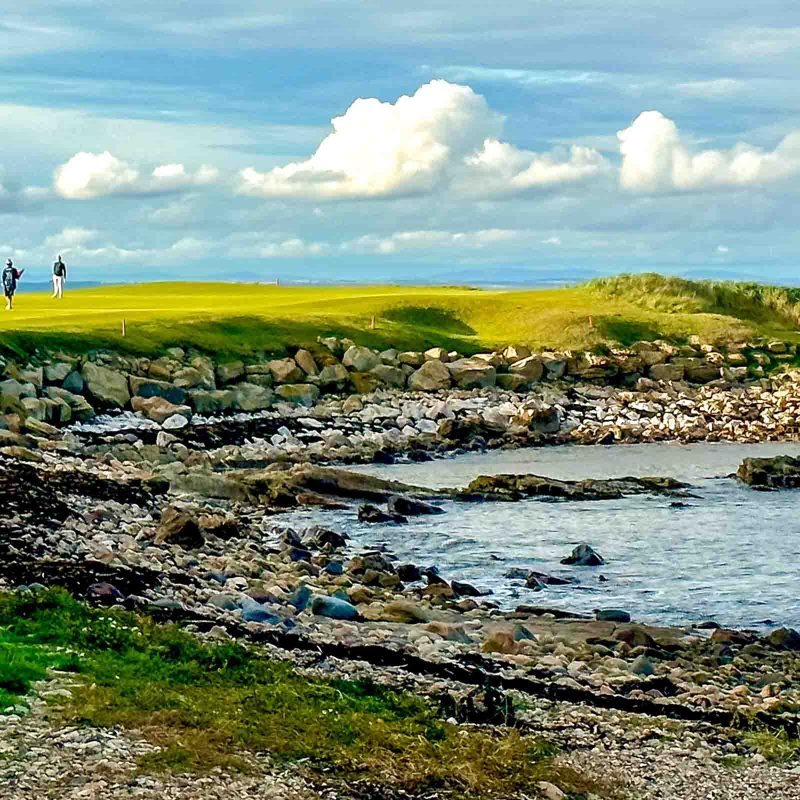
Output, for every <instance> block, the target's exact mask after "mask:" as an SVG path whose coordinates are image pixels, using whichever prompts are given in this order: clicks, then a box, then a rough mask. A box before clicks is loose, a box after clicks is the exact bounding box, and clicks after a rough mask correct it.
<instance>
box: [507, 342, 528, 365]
mask: <svg viewBox="0 0 800 800" xmlns="http://www.w3.org/2000/svg"><path fill="white" fill-rule="evenodd" d="M531 355H532V354H531V351H530V348H528V347H523V346H522V345H509V346H508V347H506V349H505V350H503V358H504V359H505V360H506V362H507V363H509V364H515V363H516V362H517V361H524V360H525V359H526V358H529V357H530V356H531Z"/></svg>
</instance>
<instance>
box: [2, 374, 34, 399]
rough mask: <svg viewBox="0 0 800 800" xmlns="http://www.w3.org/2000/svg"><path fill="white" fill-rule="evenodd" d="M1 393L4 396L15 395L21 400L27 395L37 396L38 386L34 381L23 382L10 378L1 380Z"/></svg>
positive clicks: (14, 396)
mask: <svg viewBox="0 0 800 800" xmlns="http://www.w3.org/2000/svg"><path fill="white" fill-rule="evenodd" d="M0 395H3V396H4V397H13V398H15V399H16V400H21V399H23V398H25V397H32V398H35V397H36V387H35V386H34V385H33V384H32V383H21V382H20V381H18V380H16V379H14V378H9V379H8V380H5V381H0Z"/></svg>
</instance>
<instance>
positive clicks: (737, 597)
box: [293, 443, 800, 627]
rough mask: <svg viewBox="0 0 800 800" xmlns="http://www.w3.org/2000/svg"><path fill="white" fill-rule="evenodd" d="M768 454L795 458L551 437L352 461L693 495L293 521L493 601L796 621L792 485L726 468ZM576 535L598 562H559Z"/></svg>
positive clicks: (666, 616)
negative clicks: (389, 518)
mask: <svg viewBox="0 0 800 800" xmlns="http://www.w3.org/2000/svg"><path fill="white" fill-rule="evenodd" d="M780 454H788V455H794V456H798V455H800V445H798V444H773V443H769V444H763V445H733V444H701V445H690V446H681V445H674V444H652V445H631V446H620V445H617V446H613V447H558V448H543V449H534V450H516V451H509V452H493V453H489V454H486V455H469V456H461V457H457V458H454V459H451V460H445V461H435V462H428V463H424V464H398V465H390V466H370V467H362V468H360V469H362V471H366V472H369V473H371V474H375V475H380V476H381V477H385V478H392V479H396V480H401V481H405V482H408V483H414V484H417V485H424V486H430V487H441V486H463V485H465V484H466V483H468V482H469V481H470V480H472V478H474V477H475V476H477V475H487V474H497V473H504V472H516V473H535V474H539V475H547V476H551V477H556V478H564V479H579V478H603V477H620V476H624V475H634V476H643V475H664V476H672V477H675V478H678V479H681V480H684V481H687V482H690V483H692V484H693V486H694V487H695V488H694V490H693V493H694V494H696V495H697V498H696V499H690V500H687V501H685V502H686V504H687V507H685V508H674V507H672V505H671V503H672V500H671V499H670V498H665V497H628V498H624V499H622V500H611V501H600V502H569V503H564V502H556V503H554V502H541V501H535V500H529V501H522V502H519V503H483V504H475V505H472V504H454V503H447V504H445V508H446V509H447V513H446V514H444V515H441V516H434V517H422V518H416V519H412V520H411V521H410V522H409V524H407V525H401V526H393V525H377V526H376V525H365V524H361V523H359V522H358V520H357V519H356V516H355V512H333V513H331V512H327V513H326V512H308V513H303V514H297V515H294V516H293V519H295V520H296V521H297V522H298V524H300V523H301V522H302V521H305V520H309V519H313V520H315V521H319V522H324V523H325V524H327V525H332V526H335V527H338V528H339V529H341V530H345V531H347V532H348V533H349V534H350V535H351V536H352V537H353V539H354V542H355V544H356V545H360V546H364V547H374V546H376V545H381V544H385V545H386V546H387V547H388V549H389V550H390V551H391V552H392V553H393V554H394V555H396V556H397V557H398V558H400V559H402V560H404V561H413V562H414V563H417V564H423V565H428V564H435V565H437V566H438V567H439V568H440V570H441V572H442V574H443V575H444V576H446V577H449V578H457V579H460V580H466V581H469V582H471V583H473V584H475V585H476V586H478V587H479V588H481V589H486V590H491V591H492V592H493V594H494V599H495V600H496V601H498V602H500V603H502V604H503V605H504V606H513V605H516V604H519V603H523V602H524V603H532V604H536V605H543V606H548V607H557V608H564V609H569V610H573V611H583V612H587V611H591V610H592V609H594V608H598V607H619V608H624V609H627V610H628V611H630V612H631V613H632V614H633V615H634V617H635V618H637V619H640V620H649V621H654V622H656V621H657V622H668V623H686V622H689V621H698V620H704V619H714V620H716V621H718V622H720V623H721V624H725V625H736V626H743V627H748V626H753V627H756V626H757V627H761V626H764V625H769V624H781V625H792V626H798V627H800V518H799V517H798V508H799V507H800V491H796V492H788V491H787V492H772V493H764V492H756V491H753V490H752V489H748V488H746V487H744V486H741V485H739V484H738V483H737V482H736V481H734V480H732V479H730V478H729V477H727V476H728V475H729V474H730V473H731V472H734V471H735V470H736V468H737V466H738V465H739V463H740V462H741V460H742V459H743V458H745V457H747V456H770V455H780ZM579 542H589V543H590V544H592V546H593V547H594V548H595V549H596V550H597V551H598V552H600V553H601V554H602V555H603V557H604V558H605V559H606V561H607V563H606V564H605V565H604V566H602V567H595V568H574V567H565V566H562V565H561V564H560V563H559V560H560V559H561V558H562V557H564V556H565V555H567V554H568V553H569V552H570V550H571V549H572V547H573V546H574V545H576V544H578V543H579ZM512 567H523V568H527V569H536V570H539V571H541V572H549V573H552V574H555V575H561V576H565V577H574V578H577V580H578V583H577V584H573V585H569V586H563V587H548V588H547V589H546V590H544V591H542V592H533V591H531V590H529V589H527V588H526V587H525V586H524V584H523V582H522V581H519V580H512V579H509V578H507V577H505V573H506V572H507V571H508V570H509V569H510V568H512ZM601 575H602V576H604V577H605V578H607V579H608V580H607V582H601V581H600V580H599V578H600V576H601ZM768 620H769V621H770V622H767V621H768Z"/></svg>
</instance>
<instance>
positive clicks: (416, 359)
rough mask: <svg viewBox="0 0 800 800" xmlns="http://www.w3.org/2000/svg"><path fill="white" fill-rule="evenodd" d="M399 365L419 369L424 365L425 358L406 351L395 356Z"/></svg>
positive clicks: (414, 352)
mask: <svg viewBox="0 0 800 800" xmlns="http://www.w3.org/2000/svg"><path fill="white" fill-rule="evenodd" d="M397 360H398V362H399V363H400V364H408V366H409V367H421V366H422V365H423V364H424V363H425V356H424V355H423V354H422V353H417V352H416V351H414V350H406V352H404V353H400V354H399V355H398V356H397Z"/></svg>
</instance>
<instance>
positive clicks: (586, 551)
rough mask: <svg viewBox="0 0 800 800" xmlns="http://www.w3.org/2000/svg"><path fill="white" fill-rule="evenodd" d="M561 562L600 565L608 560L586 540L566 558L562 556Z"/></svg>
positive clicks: (589, 565)
mask: <svg viewBox="0 0 800 800" xmlns="http://www.w3.org/2000/svg"><path fill="white" fill-rule="evenodd" d="M561 563H562V564H569V565H572V566H575V567H599V566H600V565H601V564H605V563H606V562H605V559H604V558H603V557H602V556H601V555H600V554H599V553H598V552H597V551H596V550H595V549H594V548H593V547H592V546H591V545H590V544H586V543H585V542H584V543H583V544H579V545H578V546H577V547H576V548H574V549H573V551H572V552H571V553H570V554H569V555H568V556H567V557H566V558H562V559H561Z"/></svg>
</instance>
